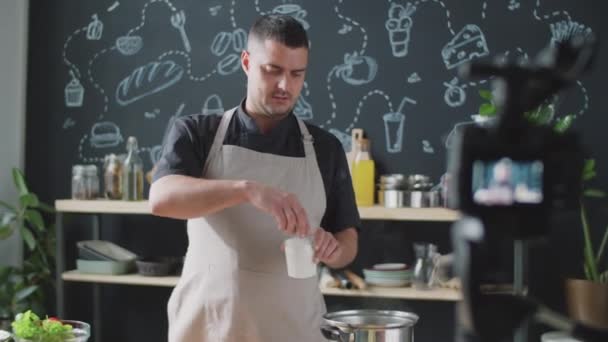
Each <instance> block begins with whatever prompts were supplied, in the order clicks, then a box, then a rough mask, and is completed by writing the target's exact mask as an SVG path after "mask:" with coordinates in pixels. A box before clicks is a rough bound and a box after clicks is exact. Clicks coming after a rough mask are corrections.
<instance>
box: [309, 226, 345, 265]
mask: <svg viewBox="0 0 608 342" xmlns="http://www.w3.org/2000/svg"><path fill="white" fill-rule="evenodd" d="M313 234H314V237H313V238H314V240H313V241H314V243H313V245H314V249H315V254H314V262H315V263H318V262H322V263H324V264H334V263H335V262H336V261H337V260H339V259H340V255H341V254H342V248H341V246H340V242H339V241H338V240H336V238H335V237H334V235H333V234H332V233H329V232H326V231H325V230H324V229H323V228H317V229H315V230H314V233H313Z"/></svg>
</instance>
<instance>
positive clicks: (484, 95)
mask: <svg viewBox="0 0 608 342" xmlns="http://www.w3.org/2000/svg"><path fill="white" fill-rule="evenodd" d="M479 96H481V98H482V99H484V100H487V101H490V102H491V101H492V97H493V96H492V92H491V91H490V90H486V89H480V90H479Z"/></svg>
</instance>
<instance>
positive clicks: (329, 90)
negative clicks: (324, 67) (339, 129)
mask: <svg viewBox="0 0 608 342" xmlns="http://www.w3.org/2000/svg"><path fill="white" fill-rule="evenodd" d="M337 69H338V67H333V68H332V69H331V70H330V71H329V73H328V74H327V79H326V81H327V94H328V95H329V101H330V102H331V108H332V111H331V116H330V118H329V119H327V121H325V123H324V124H322V125H320V126H321V128H324V127H325V125H329V124H331V123H332V122H333V120H334V119H335V118H336V99H335V98H334V93H333V91H332V88H331V76H332V75H333V74H335V73H336V70H337Z"/></svg>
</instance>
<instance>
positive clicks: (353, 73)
mask: <svg viewBox="0 0 608 342" xmlns="http://www.w3.org/2000/svg"><path fill="white" fill-rule="evenodd" d="M335 72H336V75H338V76H339V77H341V78H342V79H343V80H344V82H346V83H348V84H350V85H362V84H366V83H369V82H371V81H373V80H374V78H376V74H377V73H378V63H377V62H376V60H375V59H373V58H372V57H369V56H359V54H358V53H357V52H354V53H353V54H348V53H346V54H345V55H344V64H342V65H339V66H337V67H336V68H335Z"/></svg>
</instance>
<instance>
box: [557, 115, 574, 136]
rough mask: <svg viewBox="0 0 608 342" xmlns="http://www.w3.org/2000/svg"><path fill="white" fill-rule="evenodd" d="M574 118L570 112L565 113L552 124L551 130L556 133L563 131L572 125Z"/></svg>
mask: <svg viewBox="0 0 608 342" xmlns="http://www.w3.org/2000/svg"><path fill="white" fill-rule="evenodd" d="M575 118H576V117H575V116H574V115H572V114H569V115H566V116H564V117H563V118H558V119H557V120H556V122H555V125H554V126H553V130H554V131H556V132H557V133H564V132H565V131H567V130H568V129H569V128H570V127H571V126H572V124H573V123H574V119H575Z"/></svg>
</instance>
